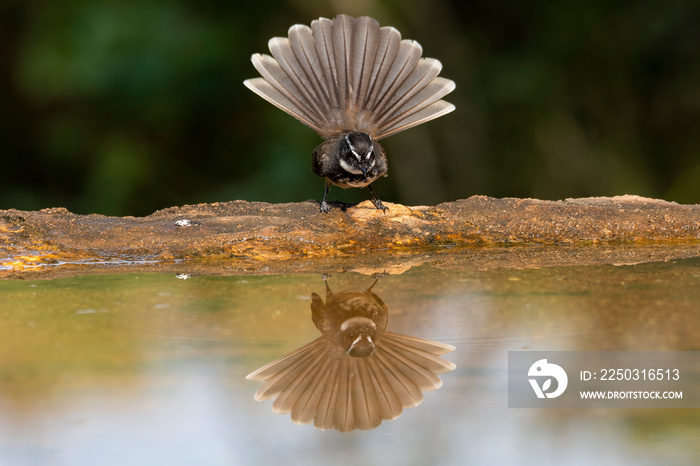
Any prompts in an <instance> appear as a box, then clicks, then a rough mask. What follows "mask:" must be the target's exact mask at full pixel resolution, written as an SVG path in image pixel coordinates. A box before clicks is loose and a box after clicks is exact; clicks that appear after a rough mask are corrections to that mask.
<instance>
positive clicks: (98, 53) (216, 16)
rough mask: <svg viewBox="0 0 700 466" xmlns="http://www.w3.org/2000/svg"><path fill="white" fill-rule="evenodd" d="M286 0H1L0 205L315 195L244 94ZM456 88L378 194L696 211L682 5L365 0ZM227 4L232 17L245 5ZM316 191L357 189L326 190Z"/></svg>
mask: <svg viewBox="0 0 700 466" xmlns="http://www.w3.org/2000/svg"><path fill="white" fill-rule="evenodd" d="M338 4H339V2H332V3H331V2H323V1H318V2H315V3H314V4H313V5H311V6H309V5H305V6H301V5H300V3H299V2H294V1H291V0H287V1H282V0H268V1H266V2H246V3H245V4H242V3H241V2H230V1H208V2H200V1H169V0H144V1H108V0H62V1H60V2H56V1H48V0H46V1H33V2H7V3H3V4H2V5H1V6H0V150H1V151H2V164H3V170H2V172H3V173H4V174H5V176H4V180H3V183H2V187H1V188H0V208H19V209H39V208H43V207H50V206H65V207H67V208H68V209H70V210H72V211H75V212H78V213H89V212H99V213H104V214H112V215H144V214H148V213H150V212H152V211H154V210H156V209H159V208H163V207H167V206H170V205H178V204H191V203H198V202H214V201H227V200H232V199H247V200H264V201H271V202H284V201H302V200H306V199H309V198H315V199H319V198H320V197H321V196H322V194H323V182H322V181H321V180H320V179H318V178H316V177H315V176H314V175H313V174H312V173H311V171H310V167H309V160H310V155H311V152H312V150H313V148H314V147H315V146H316V145H317V144H318V143H320V142H321V140H320V138H318V137H317V136H316V135H315V134H314V133H313V132H312V131H311V130H309V129H308V128H306V127H304V126H303V125H301V124H300V123H298V122H297V121H296V120H294V119H292V118H290V117H289V116H287V115H285V114H283V113H282V112H280V111H279V110H277V109H275V108H273V107H272V106H271V105H269V104H267V103H266V102H264V101H262V100H261V99H259V98H258V97H256V96H255V95H253V94H252V93H251V92H250V91H248V90H247V89H245V87H244V86H243V85H242V81H243V80H244V79H246V78H250V77H254V76H255V75H256V72H255V70H254V69H253V67H252V65H251V64H250V60H249V59H250V55H251V54H252V53H254V52H264V51H266V50H267V40H268V39H269V38H270V37H272V36H274V35H285V34H286V30H287V28H288V27H289V26H290V25H292V24H294V23H306V24H308V23H309V22H310V21H311V20H312V19H313V18H315V17H318V16H330V17H332V16H334V15H335V14H336V13H338V12H339V11H337V10H336V9H335V7H333V6H332V5H338ZM361 4H363V3H358V4H354V3H350V2H349V3H348V8H350V9H349V10H345V11H343V12H345V13H349V14H354V15H361V14H369V15H372V16H375V17H377V18H378V19H379V21H380V23H381V24H383V25H393V26H395V27H397V28H398V29H399V30H400V31H401V32H402V34H403V35H404V37H406V38H411V39H416V40H418V41H419V42H420V43H421V44H422V45H423V48H424V51H425V54H426V55H427V56H430V57H435V58H438V59H439V60H441V61H442V63H443V65H444V70H443V75H444V76H445V77H448V78H450V79H453V80H454V81H455V82H456V83H457V90H456V91H455V92H454V93H452V94H450V95H449V96H448V98H447V100H448V101H450V102H453V103H454V104H455V105H456V106H457V111H456V112H454V113H452V114H450V115H448V116H446V117H444V118H441V119H439V120H436V121H434V122H431V123H429V124H427V125H425V126H424V127H419V128H416V129H414V130H411V131H407V132H405V133H401V134H399V135H397V136H394V137H392V138H389V139H387V140H386V142H384V141H383V144H384V146H385V148H386V149H387V153H388V155H389V162H390V165H389V167H390V170H389V173H390V176H389V178H386V179H383V180H381V181H380V182H378V183H377V184H376V185H375V189H376V190H377V193H378V194H379V196H380V197H381V198H382V199H385V200H387V201H395V202H402V203H408V204H433V203H437V202H441V201H448V200H453V199H456V198H463V197H468V196H470V195H473V194H485V195H492V196H499V197H502V196H517V197H540V198H547V199H558V198H566V197H580V196H598V195H616V194H625V193H630V194H640V195H645V196H651V197H661V198H666V199H668V200H675V201H679V202H685V203H699V202H700V182H698V180H699V179H700V136H699V134H700V131H698V130H697V128H696V127H697V122H698V121H700V92H699V91H698V89H699V87H698V83H700V59H699V58H700V55H699V54H698V50H700V32H698V31H699V29H698V28H697V24H698V20H700V4H698V3H697V2H683V1H681V2H665V3H664V2H607V1H603V0H587V1H573V2H535V3H532V2H527V3H523V2H516V1H509V2H488V1H477V2H464V1H456V0H454V1H448V0H435V1H432V2H418V1H413V0H412V1H407V2H395V1H391V0H383V1H377V2H374V3H368V4H367V5H371V8H370V9H369V10H367V11H358V8H360V7H359V6H358V5H361ZM242 5H244V6H242ZM330 197H331V199H334V198H338V199H342V200H344V201H359V200H364V199H367V198H368V195H367V193H365V192H359V191H358V190H349V191H345V192H342V191H340V190H339V189H335V190H333V191H332V192H331V196H330Z"/></svg>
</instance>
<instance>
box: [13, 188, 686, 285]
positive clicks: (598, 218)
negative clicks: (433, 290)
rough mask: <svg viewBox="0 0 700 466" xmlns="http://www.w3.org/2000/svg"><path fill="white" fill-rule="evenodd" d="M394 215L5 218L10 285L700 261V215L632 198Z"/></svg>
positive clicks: (208, 207)
mask: <svg viewBox="0 0 700 466" xmlns="http://www.w3.org/2000/svg"><path fill="white" fill-rule="evenodd" d="M386 205H387V206H388V207H389V210H388V211H387V212H382V211H379V210H377V209H375V208H374V206H373V205H372V204H371V203H370V202H369V201H367V202H363V203H361V204H359V205H356V206H344V205H335V206H334V209H333V210H332V211H331V212H330V213H327V214H323V213H320V212H319V211H318V203H317V202H314V201H307V202H301V203H288V204H268V203H262V202H246V201H233V202H221V203H215V204H199V205H186V206H182V207H171V208H167V209H164V210H160V211H158V212H155V213H153V214H151V215H149V216H147V217H107V216H103V215H96V214H91V215H78V214H73V213H71V212H69V211H68V210H66V209H63V208H51V209H44V210H41V211H36V212H26V211H18V210H0V277H3V276H4V277H8V278H28V276H35V275H36V274H37V273H38V272H39V271H40V269H41V270H42V271H43V272H45V271H46V270H49V269H51V270H53V271H54V272H53V273H55V271H56V269H71V267H73V268H75V267H82V268H84V267H86V266H100V267H104V266H115V265H129V266H136V265H140V266H146V265H147V264H154V263H159V264H171V265H173V264H182V263H183V262H184V261H187V262H188V264H189V266H192V264H198V265H197V266H198V267H203V266H204V265H203V264H204V263H205V262H207V263H210V264H211V263H212V262H216V263H217V264H219V265H218V266H221V263H222V262H221V261H222V260H223V261H224V263H226V264H228V265H227V267H228V268H229V269H230V270H235V271H238V272H240V271H241V270H243V269H245V270H248V271H249V272H248V273H255V272H260V271H264V270H277V269H280V270H284V269H285V268H286V269H289V268H290V267H291V268H294V267H301V269H304V268H305V267H304V266H303V265H301V266H300V265H299V264H303V263H304V262H303V261H309V260H321V259H323V260H326V261H328V260H344V261H346V262H347V260H348V258H352V260H353V261H355V262H358V263H362V261H368V260H372V259H371V258H377V257H380V256H386V257H394V258H396V257H402V258H403V259H402V260H401V261H402V262H405V261H406V260H408V258H409V257H415V256H417V255H421V254H423V255H424V254H428V253H429V254H431V255H435V254H437V255H443V256H444V254H445V252H446V251H449V252H450V253H456V252H458V251H462V252H464V251H465V250H467V251H469V252H470V254H469V256H470V257H472V258H471V259H469V260H472V261H476V265H475V266H477V267H482V266H483V267H488V266H489V265H488V261H489V260H492V259H493V254H489V253H483V254H472V253H475V252H476V251H477V249H478V250H480V251H491V253H492V252H493V251H495V250H498V251H503V250H504V248H510V250H511V251H513V252H512V253H509V254H508V255H509V257H511V258H513V259H514V260H515V261H516V262H517V261H520V263H521V265H522V266H539V265H542V264H539V263H538V262H537V261H536V260H533V261H532V263H528V264H522V262H523V261H525V262H527V261H528V258H527V257H518V254H522V253H523V251H526V250H528V251H532V250H542V245H556V246H557V247H558V249H557V250H558V251H559V252H553V253H552V258H554V257H556V256H561V251H562V250H563V249H566V248H562V247H561V246H568V247H569V248H568V249H567V250H568V251H574V250H575V251H576V254H577V255H578V256H584V257H585V256H586V255H587V254H588V255H590V254H593V255H594V256H595V255H597V254H600V251H601V250H602V249H601V245H602V246H604V250H606V251H607V250H611V249H610V248H611V247H612V248H613V249H616V248H615V247H617V246H619V248H617V250H620V251H627V252H624V253H623V255H624V256H625V257H629V256H630V254H632V255H634V253H633V252H631V251H645V252H642V253H641V254H642V255H643V256H644V258H646V259H642V260H647V259H648V260H659V259H663V260H666V259H669V258H677V257H692V256H697V255H700V241H699V240H700V205H680V204H676V203H673V202H667V201H662V200H655V199H648V198H643V197H639V196H630V195H626V196H617V197H611V198H602V197H601V198H583V199H567V200H564V201H542V200H536V199H509V198H506V199H495V198H490V197H485V196H474V197H471V198H469V199H464V200H459V201H455V202H448V203H444V204H439V205H436V206H430V207H426V206H418V207H406V206H403V205H399V204H391V203H386ZM513 245H519V248H514V249H513V248H512V246H513ZM475 246H476V247H477V248H475ZM465 248H466V249H465ZM572 248H574V249H572ZM596 251H598V252H596ZM649 251H652V252H649ZM368 252H372V253H373V254H366V253H368ZM528 254H529V253H528ZM650 254H651V256H649V255H650ZM656 254H659V256H658V257H657V255H656ZM479 256H481V257H482V258H481V259H479ZM489 258H490V259H489ZM443 259H444V257H443ZM638 259H639V258H633V257H632V258H630V259H629V261H628V262H635V261H642V260H638ZM212 260H215V261H212ZM289 260H292V261H291V262H290V261H289ZM480 260H481V261H486V262H484V263H479V261H480ZM552 260H553V259H552ZM300 261H301V262H300ZM614 261H615V259H610V258H609V259H608V260H607V262H614ZM283 262H284V266H283V265H282V263H283ZM584 262H585V260H584ZM593 262H595V261H593ZM623 262H625V261H623ZM497 263H500V262H498V261H497ZM555 263H558V262H556V261H555ZM569 263H574V262H569ZM295 264H296V265H295ZM562 264H564V265H565V264H567V262H562ZM506 265H507V264H506ZM512 265H513V264H511V266H512ZM491 266H494V265H493V264H492V265H491ZM27 274H29V275H27Z"/></svg>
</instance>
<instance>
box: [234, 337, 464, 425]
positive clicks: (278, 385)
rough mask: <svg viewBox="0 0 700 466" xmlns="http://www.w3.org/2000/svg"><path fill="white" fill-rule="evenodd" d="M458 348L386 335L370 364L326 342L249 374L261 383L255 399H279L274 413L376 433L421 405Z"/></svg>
mask: <svg viewBox="0 0 700 466" xmlns="http://www.w3.org/2000/svg"><path fill="white" fill-rule="evenodd" d="M453 349H454V347H452V346H450V345H445V344H442V343H438V342H433V341H430V340H422V339H420V338H413V337H407V336H403V335H398V334H394V333H388V332H385V333H384V334H383V335H382V338H381V339H380V340H378V341H377V344H376V346H375V349H374V352H373V353H372V355H371V356H369V357H366V358H354V357H351V356H349V355H348V354H347V353H346V352H345V351H343V350H342V349H341V348H340V347H338V346H336V345H335V344H334V343H332V342H331V341H330V340H328V339H327V338H325V337H320V338H318V339H316V340H314V341H313V342H311V343H309V344H307V345H304V346H303V347H301V348H299V349H298V350H296V351H294V352H292V353H290V354H289V355H287V356H284V357H282V358H280V359H278V360H276V361H273V362H271V363H270V364H267V365H266V366H264V367H262V368H260V369H258V370H257V371H255V372H253V373H251V374H250V375H249V376H248V377H247V378H248V379H250V380H258V381H262V382H263V386H262V387H261V388H260V389H259V390H258V392H257V393H256V395H255V399H256V400H258V401H260V400H263V399H269V398H276V399H275V401H274V402H273V404H272V411H273V412H275V413H277V414H287V413H289V414H291V418H292V421H294V422H295V423H297V424H309V423H311V422H313V423H314V426H315V427H317V428H319V429H324V430H325V429H332V428H335V429H337V430H339V431H343V432H345V431H349V430H353V429H365V430H366V429H372V428H375V427H377V426H378V425H379V424H381V422H382V421H385V420H390V419H395V418H397V417H398V416H399V415H400V414H401V413H402V411H403V410H404V409H405V408H410V407H413V406H417V405H419V404H420V403H421V402H422V400H423V393H422V392H423V391H426V390H435V389H436V388H439V387H440V386H441V385H442V381H440V379H439V377H437V375H438V374H443V373H445V372H449V371H451V370H453V369H454V368H455V365H454V364H452V363H451V362H448V361H444V360H443V359H441V358H440V357H439V356H441V355H443V354H445V353H448V352H450V351H452V350H453Z"/></svg>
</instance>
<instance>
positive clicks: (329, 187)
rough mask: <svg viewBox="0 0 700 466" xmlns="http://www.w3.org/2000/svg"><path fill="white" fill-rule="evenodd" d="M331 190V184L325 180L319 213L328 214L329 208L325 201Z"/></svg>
mask: <svg viewBox="0 0 700 466" xmlns="http://www.w3.org/2000/svg"><path fill="white" fill-rule="evenodd" d="M330 189H331V182H330V181H328V180H326V190H325V192H324V193H323V200H322V201H321V209H320V210H321V212H330V211H331V206H329V205H328V202H326V200H327V199H328V191H329V190H330Z"/></svg>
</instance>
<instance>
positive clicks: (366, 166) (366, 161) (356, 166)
mask: <svg viewBox="0 0 700 466" xmlns="http://www.w3.org/2000/svg"><path fill="white" fill-rule="evenodd" d="M339 155H340V166H341V167H342V168H343V170H345V171H346V172H348V173H352V174H353V175H358V176H359V175H362V176H365V177H366V176H367V174H368V173H371V172H372V171H373V169H374V165H375V164H376V162H377V160H376V154H375V147H374V141H373V140H372V137H371V136H370V135H369V134H367V133H360V132H351V133H348V134H346V135H345V137H344V138H343V140H342V141H341V144H340V154H339Z"/></svg>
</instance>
